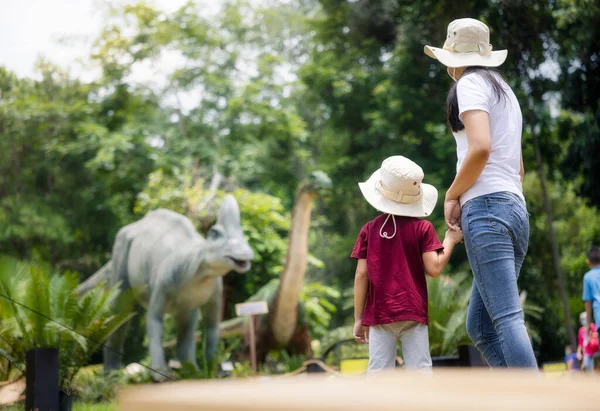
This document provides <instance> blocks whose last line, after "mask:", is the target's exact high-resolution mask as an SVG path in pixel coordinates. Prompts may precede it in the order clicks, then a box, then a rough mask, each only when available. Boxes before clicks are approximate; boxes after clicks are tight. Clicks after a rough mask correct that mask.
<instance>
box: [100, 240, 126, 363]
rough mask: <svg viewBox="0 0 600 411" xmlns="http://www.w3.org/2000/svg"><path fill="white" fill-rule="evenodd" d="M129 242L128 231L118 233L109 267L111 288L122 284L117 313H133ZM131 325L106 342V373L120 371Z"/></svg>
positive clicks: (124, 327) (116, 305)
mask: <svg viewBox="0 0 600 411" xmlns="http://www.w3.org/2000/svg"><path fill="white" fill-rule="evenodd" d="M129 245H130V244H129V240H128V238H127V230H126V229H121V230H120V231H119V233H117V237H116V239H115V244H114V245H113V258H112V267H110V266H108V265H107V274H108V276H107V280H108V285H109V286H114V285H116V284H120V286H119V288H120V290H121V292H120V293H119V296H118V297H117V298H116V300H115V301H114V303H113V305H112V310H113V312H115V313H123V312H131V310H132V309H133V306H132V295H131V293H130V288H129V281H128V275H127V259H128V256H129ZM128 327H129V324H123V326H121V328H119V329H118V330H117V331H115V332H114V333H113V334H112V335H111V336H110V337H109V338H108V340H107V341H106V344H105V347H104V371H105V372H108V371H112V370H118V369H119V368H121V359H122V353H123V345H124V343H125V338H126V337H127V330H128Z"/></svg>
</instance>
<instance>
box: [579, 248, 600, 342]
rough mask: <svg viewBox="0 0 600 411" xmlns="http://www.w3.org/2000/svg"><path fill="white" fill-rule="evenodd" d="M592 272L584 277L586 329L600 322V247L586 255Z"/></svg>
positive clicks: (590, 250) (591, 249)
mask: <svg viewBox="0 0 600 411" xmlns="http://www.w3.org/2000/svg"><path fill="white" fill-rule="evenodd" d="M586 261H587V263H588V266H589V267H590V271H588V272H587V273H585V275H584V276H583V301H584V302H585V312H586V314H587V322H586V325H585V327H586V329H587V331H589V329H590V324H591V323H597V322H598V320H600V247H597V246H592V247H591V248H590V249H589V250H588V252H587V255H586Z"/></svg>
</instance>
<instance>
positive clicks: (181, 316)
mask: <svg viewBox="0 0 600 411" xmlns="http://www.w3.org/2000/svg"><path fill="white" fill-rule="evenodd" d="M253 258H254V254H253V251H252V249H251V248H250V246H249V245H248V242H247V241H246V239H245V237H244V233H243V232H242V228H241V225H240V210H239V207H238V204H237V201H236V200H235V198H233V197H232V196H230V195H228V196H226V197H225V199H224V200H223V203H222V205H221V208H220V210H219V216H218V219H217V222H216V224H215V225H214V226H213V227H211V229H210V230H209V232H208V235H207V238H206V239H204V238H203V237H202V236H201V235H200V234H198V232H197V231H196V230H195V228H194V226H193V224H192V222H191V221H190V220H189V219H188V218H187V217H184V216H183V215H181V214H178V213H175V212H173V211H170V210H165V209H158V210H154V211H151V212H149V213H148V214H146V216H144V217H143V218H142V219H141V220H138V221H137V222H135V223H132V224H129V225H127V226H125V227H123V228H121V229H120V230H119V232H118V233H117V236H116V239H115V243H114V246H113V253H112V259H111V260H110V261H109V262H108V263H107V264H105V265H104V267H103V268H101V269H100V270H99V271H98V272H97V273H96V274H94V275H93V276H92V277H90V278H89V279H88V280H87V281H86V282H84V283H83V284H81V285H80V286H79V289H78V291H79V292H80V294H83V293H85V292H87V291H88V290H90V289H91V288H93V287H95V286H96V285H98V284H99V283H101V282H102V281H106V283H107V285H109V286H114V285H116V284H118V283H120V284H121V285H120V286H121V290H122V292H121V294H120V297H119V298H121V296H123V297H122V298H125V295H126V294H127V293H126V291H131V293H132V294H133V296H134V298H135V300H136V301H137V302H138V303H139V304H141V305H142V306H143V307H144V308H146V309H147V318H146V324H147V330H146V332H147V336H148V339H149V351H150V357H151V359H152V367H153V368H155V369H159V370H161V369H162V370H166V368H167V367H166V365H167V364H166V362H165V355H164V351H163V347H162V341H161V340H162V331H163V316H164V315H165V314H166V313H171V314H173V315H174V317H175V322H176V328H177V345H176V353H177V357H178V358H179V360H180V361H181V362H190V363H192V364H193V365H194V367H196V369H197V368H198V365H197V363H196V348H195V347H196V339H195V338H194V335H195V331H196V328H197V324H198V319H199V315H200V313H201V314H202V321H203V325H204V332H205V333H206V335H207V339H206V357H207V358H209V359H210V358H212V357H213V356H214V354H215V350H216V346H217V343H218V339H219V316H220V305H221V291H222V288H223V279H222V277H223V276H224V275H225V274H227V273H228V272H230V271H232V270H234V271H237V272H239V273H244V272H247V271H248V270H250V266H251V260H253ZM124 305H125V304H123V301H118V302H117V304H115V307H116V309H118V307H123V306H124ZM126 334H127V329H126V327H121V328H120V329H119V330H118V331H117V332H115V333H114V334H113V335H112V336H111V337H110V338H109V340H108V341H107V347H108V348H105V349H104V369H105V371H109V370H114V369H118V368H120V365H121V358H120V355H119V354H118V353H115V351H117V352H121V351H122V347H123V343H124V341H125V337H126ZM113 350H114V351H113Z"/></svg>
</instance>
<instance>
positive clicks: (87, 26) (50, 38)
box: [0, 0, 218, 79]
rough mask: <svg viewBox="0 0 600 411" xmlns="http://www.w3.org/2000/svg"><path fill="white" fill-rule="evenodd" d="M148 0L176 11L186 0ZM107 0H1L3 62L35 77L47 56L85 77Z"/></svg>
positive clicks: (122, 0)
mask: <svg viewBox="0 0 600 411" xmlns="http://www.w3.org/2000/svg"><path fill="white" fill-rule="evenodd" d="M216 1H218V0H216ZM148 2H149V3H151V4H155V5H157V6H158V7H160V8H162V9H164V10H166V11H173V10H175V9H177V8H179V7H180V6H181V5H182V4H184V3H185V0H153V1H148ZM107 3H109V1H107V0H0V65H3V66H6V67H7V68H9V69H10V70H12V71H14V72H16V73H17V75H19V76H20V77H33V76H34V73H35V67H34V65H35V61H36V60H37V59H38V58H39V57H40V56H43V57H45V58H47V59H48V60H50V61H51V62H53V63H56V64H59V65H60V66H63V67H69V68H70V69H71V70H72V73H73V74H75V75H77V76H78V77H83V78H84V79H85V77H86V73H85V72H84V70H83V69H82V68H81V65H79V64H78V62H77V59H78V58H82V57H84V56H86V55H88V54H89V50H90V44H91V41H92V40H93V39H94V37H95V36H96V35H97V34H98V33H99V31H100V29H101V27H102V23H103V12H104V10H106V9H105V6H106V4H107ZM110 3H112V4H123V3H131V1H125V0H111V1H110ZM65 37H69V38H70V40H69V42H68V43H67V44H64V42H63V43H61V41H60V40H61V39H64V38H65ZM73 39H75V41H74V40H73Z"/></svg>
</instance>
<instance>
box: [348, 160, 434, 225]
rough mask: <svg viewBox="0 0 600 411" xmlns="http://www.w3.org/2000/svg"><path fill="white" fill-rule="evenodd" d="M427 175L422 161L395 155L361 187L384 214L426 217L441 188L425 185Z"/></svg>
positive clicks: (429, 213) (384, 162)
mask: <svg viewBox="0 0 600 411" xmlns="http://www.w3.org/2000/svg"><path fill="white" fill-rule="evenodd" d="M423 177H424V173H423V169H422V168H421V167H419V165H418V164H416V163H415V162H413V161H411V160H409V159H408V158H406V157H403V156H392V157H388V158H386V159H385V160H384V161H383V163H382V164H381V168H379V169H378V170H377V171H375V172H374V173H373V174H372V175H371V177H370V178H369V179H368V180H367V181H365V182H364V183H358V186H359V187H360V191H361V192H362V194H363V196H364V197H365V199H366V200H367V201H368V202H369V204H371V205H372V206H373V207H374V208H375V209H377V210H379V211H381V212H382V213H386V214H392V215H398V216H406V217H426V216H429V215H431V212H432V211H433V209H434V208H435V204H436V202H437V198H438V191H437V189H436V188H435V187H434V186H432V185H430V184H423Z"/></svg>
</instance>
